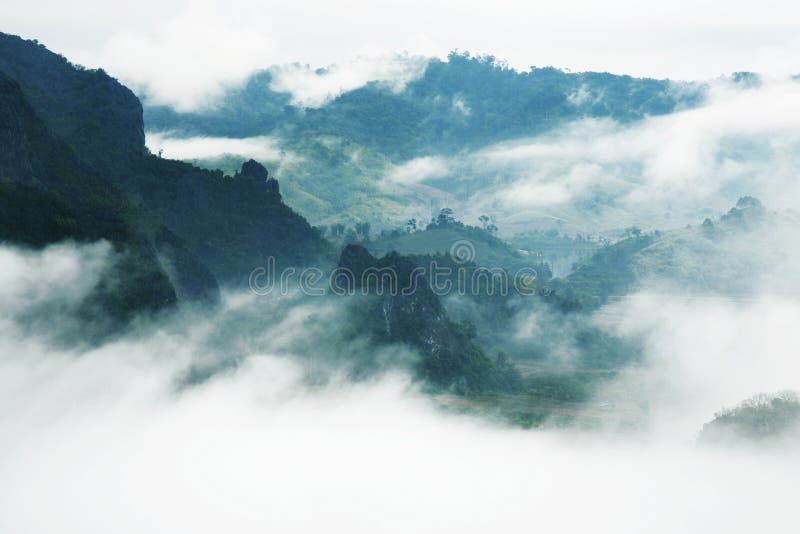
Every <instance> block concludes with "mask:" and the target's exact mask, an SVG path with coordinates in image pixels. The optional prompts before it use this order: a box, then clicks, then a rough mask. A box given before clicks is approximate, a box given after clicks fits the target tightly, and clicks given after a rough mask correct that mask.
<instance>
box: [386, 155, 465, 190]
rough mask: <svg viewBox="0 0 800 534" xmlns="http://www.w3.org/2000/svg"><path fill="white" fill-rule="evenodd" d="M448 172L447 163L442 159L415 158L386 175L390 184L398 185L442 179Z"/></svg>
mask: <svg viewBox="0 0 800 534" xmlns="http://www.w3.org/2000/svg"><path fill="white" fill-rule="evenodd" d="M449 172H450V168H449V166H448V162H447V160H446V159H445V158H442V157H433V156H429V157H421V158H415V159H412V160H410V161H407V162H405V163H402V164H400V165H397V166H395V167H394V168H393V169H392V170H391V171H389V173H388V174H387V175H386V178H387V179H388V180H390V181H392V182H397V183H400V184H414V183H417V182H422V181H424V180H431V179H435V178H442V177H444V176H447V175H448V174H449Z"/></svg>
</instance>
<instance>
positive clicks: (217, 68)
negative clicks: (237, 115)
mask: <svg viewBox="0 0 800 534" xmlns="http://www.w3.org/2000/svg"><path fill="white" fill-rule="evenodd" d="M799 15H800V7H798V6H797V3H796V2H792V1H789V0H779V1H770V2H762V3H760V4H759V5H758V6H757V7H754V6H753V4H752V3H749V2H742V1H733V2H725V3H722V2H719V1H708V0H700V1H697V0H693V1H689V0H678V1H675V2H639V1H632V0H610V1H608V2H603V3H596V2H590V1H586V0H566V1H562V2H557V3H556V2H529V1H525V2H522V1H509V0H498V1H495V2H471V1H469V2H463V1H461V2H455V1H443V2H430V1H422V0H407V1H403V2H400V1H396V0H380V1H375V2H369V3H365V2H355V1H351V0H347V1H339V2H326V1H319V0H301V1H296V2H291V3H290V2H271V1H267V2H263V1H255V0H229V1H227V2H224V3H222V2H215V1H209V0H201V1H200V2H188V1H183V0H177V1H176V0H165V1H155V0H141V1H138V2H135V3H130V2H127V3H119V2H104V1H99V0H77V1H75V2H69V3H65V2H61V1H54V0H34V1H29V0H4V1H3V2H2V3H1V4H0V20H2V21H3V22H2V27H1V28H0V29H1V30H2V31H4V32H7V33H14V34H20V35H22V36H24V37H27V38H36V39H39V40H40V41H41V42H43V43H44V44H45V45H47V46H48V47H50V48H51V49H53V50H56V51H58V52H60V53H63V54H64V55H66V56H67V57H69V58H70V59H73V60H74V61H77V62H79V63H82V64H84V65H86V66H91V67H96V66H103V67H104V68H106V69H107V70H108V71H109V72H111V73H112V74H113V75H115V76H117V77H119V78H121V79H122V80H123V81H124V82H126V83H129V84H131V85H134V86H138V87H144V88H147V89H148V91H149V93H150V94H151V95H154V96H156V97H157V98H160V99H161V100H162V101H163V102H164V103H177V102H181V101H182V102H184V103H186V102H189V103H190V104H191V105H199V104H201V103H202V102H203V100H204V99H208V98H213V96H214V94H215V93H217V92H219V91H220V90H221V87H223V86H225V85H226V84H228V85H229V84H235V83H237V82H239V81H241V80H242V79H244V78H245V77H246V76H247V75H248V74H249V73H251V72H252V71H254V70H256V69H258V68H264V67H267V66H271V65H283V64H287V63H293V62H300V63H302V64H309V65H311V66H312V67H320V66H328V65H331V64H345V65H350V67H349V68H352V69H356V70H358V71H359V72H361V73H362V74H361V77H362V78H363V77H365V76H366V77H367V78H368V77H369V76H368V75H365V74H363V72H364V70H365V67H364V61H363V60H362V61H356V60H355V59H356V58H365V57H380V56H383V57H385V56H387V55H391V54H396V53H403V52H406V53H408V54H409V55H411V56H415V55H423V56H440V57H443V56H445V55H446V54H447V52H449V51H451V50H454V49H459V50H468V51H470V52H473V53H486V54H493V55H495V56H497V57H499V58H502V59H505V60H507V61H508V62H509V64H510V65H512V66H514V67H516V68H520V69H527V68H528V67H529V66H531V65H536V66H547V65H552V66H557V67H560V68H565V69H571V70H573V71H581V70H602V71H609V72H615V73H626V74H632V75H640V76H655V77H671V78H680V79H709V78H714V77H717V76H719V75H722V74H726V73H730V72H733V71H738V70H754V71H759V72H762V73H767V74H786V73H790V72H794V73H796V72H800V33H798V32H797V31H796V20H798V16H799ZM379 65H380V66H376V67H375V68H376V69H378V70H379V71H380V69H384V70H385V69H386V67H385V62H380V63H379ZM384 74H385V73H384Z"/></svg>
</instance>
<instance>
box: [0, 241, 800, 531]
mask: <svg viewBox="0 0 800 534" xmlns="http://www.w3.org/2000/svg"><path fill="white" fill-rule="evenodd" d="M101 248H102V246H101ZM82 254H86V258H83V256H82ZM96 257H97V250H95V249H94V248H92V247H82V248H81V247H79V248H76V247H70V246H67V247H53V248H49V249H47V250H45V251H44V252H43V253H42V254H41V255H39V256H37V255H35V254H33V255H32V253H24V252H20V251H18V250H16V249H11V248H7V247H5V248H2V249H0V261H2V262H3V265H4V266H9V267H13V266H17V267H15V268H10V269H8V270H4V271H3V272H4V273H6V274H5V279H4V282H8V283H15V282H16V283H22V284H23V286H25V284H27V283H28V282H26V280H31V279H38V280H40V281H41V282H40V289H41V291H42V293H41V294H43V295H47V294H51V295H60V297H58V298H66V299H70V298H72V299H77V298H79V297H80V295H78V294H75V295H73V297H69V292H67V293H65V289H64V288H63V287H62V286H63V280H61V279H60V278H61V277H60V276H53V275H55V274H61V275H64V278H65V279H70V277H71V276H72V274H70V273H74V272H75V271H76V269H75V267H74V266H75V265H93V264H95V263H96ZM20 265H26V266H27V267H26V268H25V269H21V268H19V266H20ZM53 265H55V266H59V267H58V268H57V269H55V270H51V268H52V266H53ZM59 288H60V289H59ZM264 305H265V303H260V302H257V301H255V300H254V299H253V298H251V297H247V296H237V297H236V298H229V299H227V300H226V303H225V305H224V306H223V310H221V311H220V312H219V313H220V314H219V315H218V316H215V317H210V318H208V319H206V320H197V317H194V318H193V319H192V320H190V321H185V322H182V321H177V322H176V323H174V324H173V321H166V322H165V321H161V322H160V324H159V325H155V327H153V328H145V329H144V330H141V331H139V332H138V333H137V332H131V333H130V334H129V335H128V336H125V337H124V338H122V339H119V340H117V341H115V342H110V343H107V344H105V345H102V346H100V347H96V348H91V349H80V350H79V349H65V348H57V347H52V346H50V345H48V344H47V342H46V341H43V340H42V339H39V338H38V336H36V335H31V334H30V333H22V332H20V331H18V330H17V329H16V328H14V323H15V321H16V320H17V319H18V318H19V316H20V314H21V313H22V314H23V315H24V311H25V308H24V306H19V305H17V304H14V305H9V306H0V314H2V319H3V320H2V321H0V443H2V451H3V454H2V455H0V509H2V510H3V513H2V514H0V530H1V531H3V532H14V533H20V534H26V533H45V532H53V531H58V532H64V533H71V532H75V533H81V534H87V533H94V532H97V533H100V532H108V531H109V530H113V531H115V532H120V533H126V532H130V533H139V532H145V531H146V532H154V533H162V532H163V533H167V532H185V531H191V532H195V533H198V534H203V533H206V532H208V533H211V532H220V531H228V532H237V533H249V532H264V531H280V532H320V531H326V530H335V531H346V532H355V533H358V532H365V533H366V532H375V531H381V532H398V533H399V532H403V533H406V532H486V531H489V530H493V531H502V532H511V533H513V532H526V533H527V532H530V531H531V529H540V530H546V531H559V532H586V531H592V532H599V533H605V532H608V533H611V532H615V533H616V532H645V531H646V532H652V533H673V532H678V531H679V532H687V533H695V532H696V533H707V532H718V531H724V532H730V533H748V534H749V533H752V532H759V531H767V532H772V533H787V534H788V533H792V532H794V531H795V530H796V520H797V515H796V510H795V506H794V502H793V501H792V499H787V498H786V496H787V495H791V494H792V493H793V491H794V489H795V488H796V483H797V482H796V480H797V463H796V455H795V454H793V453H784V452H780V451H772V452H766V451H761V452H759V453H755V452H752V451H750V452H749V451H746V450H738V451H725V450H714V449H711V450H708V449H698V448H695V447H694V446H693V445H692V443H691V442H692V440H693V437H694V433H695V432H696V431H697V429H698V428H697V425H699V424H700V423H701V422H702V421H704V420H707V418H709V417H710V414H709V413H706V412H708V411H709V410H716V409H717V408H719V406H716V404H717V403H719V402H721V401H723V400H724V401H726V402H727V401H728V400H729V399H730V400H731V401H734V400H736V401H738V400H739V396H740V395H748V396H749V395H750V394H751V393H752V391H751V390H752V389H753V388H759V389H761V388H774V387H778V386H780V387H786V386H792V387H795V386H797V381H796V377H797V376H800V374H799V373H798V372H797V371H798V369H797V362H796V357H795V356H796V353H797V349H798V348H800V339H798V338H797V336H796V335H795V334H793V333H792V331H793V329H792V325H794V324H796V323H797V320H798V319H800V307H798V304H797V302H794V301H786V300H769V299H765V300H762V301H759V302H756V303H753V304H748V305H745V306H739V305H737V304H736V303H722V304H716V303H711V304H709V305H702V306H697V305H695V304H694V303H691V304H682V303H681V302H680V301H676V300H673V301H670V300H666V301H665V300H664V299H663V298H659V297H657V296H653V295H650V296H645V297H640V298H638V299H633V300H631V301H630V302H628V303H626V306H624V307H623V308H622V310H621V313H622V320H621V321H620V322H619V324H620V325H621V326H620V328H621V329H622V330H624V331H627V332H629V333H632V334H636V335H640V334H643V335H645V336H646V338H647V340H648V353H649V358H650V362H651V363H652V366H651V368H649V369H648V368H645V369H643V371H642V372H641V373H640V374H639V375H638V376H637V378H639V379H641V382H634V383H639V385H640V386H641V391H635V392H634V394H635V395H638V394H642V395H644V397H643V398H647V399H650V401H651V402H652V403H653V406H654V410H653V412H654V413H655V414H656V417H655V419H654V420H655V421H656V422H657V423H659V424H657V425H655V426H654V428H653V429H651V431H649V432H645V433H644V434H633V435H631V436H627V437H620V436H617V437H611V436H608V435H605V434H602V433H582V432H577V431H565V430H564V431H546V432H543V431H539V432H532V431H531V432H525V431H517V430H512V429H507V428H503V427H499V426H496V425H493V424H491V423H489V422H487V421H479V420H473V419H470V418H466V417H463V416H456V415H453V414H450V415H447V414H444V413H442V412H440V411H439V410H437V409H436V408H435V407H434V406H433V405H432V404H431V402H430V400H429V399H427V398H425V397H423V396H421V395H419V394H417V393H416V392H415V391H414V389H413V388H409V386H408V383H407V381H406V379H404V378H403V377H402V376H398V375H387V376H384V377H383V378H381V379H379V380H375V381H370V382H364V383H361V384H358V385H354V384H350V383H347V382H342V381H333V382H331V383H328V384H327V385H325V386H313V387H310V386H309V384H308V383H307V382H306V381H305V380H304V376H305V374H306V372H307V366H308V363H309V362H308V361H307V360H306V361H305V363H303V362H304V360H302V359H296V358H294V357H292V356H291V347H295V348H296V347H298V346H305V347H306V348H309V347H310V345H305V344H306V343H308V342H309V340H310V339H312V338H313V337H314V336H315V335H316V334H315V331H316V329H319V328H322V329H323V330H324V328H325V327H324V326H323V323H324V322H325V321H326V320H328V319H329V320H333V321H334V322H335V321H337V320H340V318H341V315H340V314H337V313H333V314H329V313H327V312H325V311H324V310H322V311H321V312H320V313H317V312H314V311H313V308H309V307H308V306H298V307H295V308H293V309H292V310H291V313H288V314H284V317H285V320H283V321H281V322H280V324H274V323H273V324H270V326H269V327H268V329H267V330H268V331H266V332H265V331H264V329H263V328H262V327H261V326H259V325H263V324H265V320H266V319H268V317H272V316H273V315H271V314H273V313H274V311H275V310H274V309H269V310H265V309H264V308H263V307H262V306H264ZM266 305H268V306H273V305H274V303H272V304H270V303H267V304H266ZM266 311H269V312H270V313H266V317H265V312H266ZM237 314H239V315H237ZM241 314H244V315H241ZM231 315H232V316H231ZM326 317H327V318H328V319H326ZM51 319H52V320H57V319H58V316H52V317H51ZM309 328H310V329H311V330H309ZM220 329H221V330H220ZM794 330H796V329H794ZM248 331H249V332H250V333H251V334H253V333H255V334H256V337H248V338H246V339H241V338H239V337H237V335H240V334H242V333H246V332H248ZM222 332H225V333H227V334H229V337H228V338H227V339H226V338H224V337H223V338H219V335H220V333H222ZM278 333H280V334H281V335H280V336H279V337H281V338H282V340H281V341H275V338H276V335H275V334H278ZM232 347H234V348H236V349H237V350H238V349H239V348H243V347H244V348H245V350H247V352H246V353H245V354H246V355H247V356H248V358H247V359H246V360H245V361H244V363H243V364H242V365H240V366H239V367H237V368H235V369H231V370H230V371H228V372H224V373H221V374H219V375H217V376H216V377H215V378H213V379H211V380H210V381H208V382H206V383H204V384H200V385H197V386H193V387H189V388H180V387H179V386H178V385H179V384H180V383H181V379H182V377H184V376H185V372H186V369H187V366H188V365H190V364H192V363H196V362H198V361H199V360H202V359H204V358H209V357H211V358H212V359H213V358H214V356H213V353H214V352H215V351H223V350H229V349H230V348H232ZM279 347H282V348H281V349H279ZM333 347H334V344H328V345H319V346H318V347H317V350H320V351H328V352H329V351H333V350H335V349H334V348H333ZM318 355H319V356H320V358H321V359H324V357H325V356H326V355H325V354H324V353H323V352H319V353H318ZM723 378H725V380H723ZM665 410H666V411H665ZM667 430H668V432H667Z"/></svg>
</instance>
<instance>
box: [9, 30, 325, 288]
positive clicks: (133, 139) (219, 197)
mask: <svg viewBox="0 0 800 534" xmlns="http://www.w3.org/2000/svg"><path fill="white" fill-rule="evenodd" d="M0 72H4V73H6V74H7V75H8V77H9V78H11V79H13V80H14V82H15V83H17V84H18V86H19V90H20V92H21V93H22V96H23V97H24V99H25V100H27V102H28V104H30V108H31V109H32V111H33V112H34V113H35V114H36V116H38V118H39V119H41V121H40V122H41V123H42V124H43V127H44V128H46V129H47V130H48V131H49V132H50V133H51V134H52V136H53V138H55V139H57V140H58V141H59V142H60V143H61V146H62V147H63V148H64V149H71V151H72V154H73V156H72V157H73V159H74V160H77V163H76V164H80V165H81V166H82V168H84V169H85V170H87V171H91V173H92V174H93V175H94V176H96V177H99V178H100V179H101V180H102V181H104V182H105V183H106V185H108V186H109V187H110V188H112V189H115V190H117V191H119V192H121V194H122V195H121V196H122V197H123V199H125V200H127V201H128V202H129V203H130V205H132V206H136V210H138V211H139V213H136V216H135V217H136V221H137V222H136V224H137V225H138V226H139V227H140V228H139V230H141V233H142V234H144V235H145V238H146V240H148V241H149V242H150V243H151V244H152V245H153V246H156V244H159V243H163V240H160V239H159V236H160V235H162V230H164V228H162V227H165V229H166V231H167V232H168V234H170V235H173V236H175V237H176V238H177V241H176V240H171V241H170V245H169V246H168V247H166V248H165V256H164V257H167V256H170V254H171V253H172V252H174V251H176V250H177V249H176V248H175V246H176V243H178V242H179V243H180V244H181V247H182V249H183V252H185V254H184V253H183V252H182V253H181V254H180V256H181V258H183V261H177V262H176V261H173V262H168V263H171V264H176V265H181V264H186V261H188V258H189V257H194V258H196V259H198V260H199V261H200V262H201V263H202V264H203V265H205V266H206V267H207V268H208V269H209V270H210V272H211V273H212V274H213V276H214V277H215V278H216V279H217V280H218V281H219V282H220V283H224V284H226V285H242V284H246V283H247V280H248V277H249V275H250V273H251V272H252V271H253V270H254V269H255V268H257V267H261V266H263V265H264V262H265V261H266V259H267V258H269V257H273V258H275V260H276V263H277V265H278V266H279V267H284V266H292V265H307V264H309V263H312V262H315V261H317V260H318V259H319V258H320V257H323V258H325V259H331V260H332V259H333V258H331V257H330V255H331V250H330V246H329V245H328V243H327V242H326V241H325V240H324V239H322V237H321V235H320V234H319V232H318V231H317V230H316V229H314V228H312V227H311V226H310V225H309V224H308V222H307V221H306V220H305V219H304V218H302V217H301V216H299V215H298V214H297V213H295V212H294V211H292V210H291V209H290V208H289V207H288V206H286V205H285V204H283V203H282V202H281V197H280V192H279V187H278V183H277V181H276V180H274V179H270V178H269V175H268V173H267V170H266V169H265V168H264V167H263V166H262V165H261V164H259V163H257V162H255V161H252V162H248V163H247V164H246V165H245V166H244V168H243V169H242V173H240V174H241V175H242V178H244V179H231V178H230V177H226V176H223V174H222V172H219V171H207V170H203V169H199V168H197V167H194V166H192V165H190V164H187V163H183V162H179V161H171V160H167V159H162V158H159V157H157V156H154V155H151V154H150V153H149V152H148V151H147V149H146V148H145V145H144V133H143V125H142V108H141V104H140V103H139V101H138V100H137V99H136V97H135V96H134V95H133V93H132V92H131V91H130V90H128V89H127V88H126V87H124V86H122V85H121V84H119V83H118V82H117V81H116V80H114V79H113V78H111V77H109V76H108V75H107V74H105V73H104V72H102V71H89V70H85V69H82V68H79V67H75V66H74V65H72V64H70V63H69V62H68V61H67V60H66V59H64V58H63V57H61V56H59V55H56V54H54V53H52V52H50V51H48V50H47V49H45V48H44V47H43V46H41V45H39V44H38V43H36V42H33V41H25V40H22V39H20V38H18V37H14V36H9V35H5V34H0ZM0 127H2V126H0ZM24 150H25V147H24V146H23V145H20V146H18V147H16V148H15V152H20V153H21V151H24ZM22 161H23V162H24V161H27V159H25V158H23V159H22ZM16 174H17V175H19V174H20V173H16ZM22 174H25V175H27V176H33V174H32V173H31V172H25V173H22ZM59 175H60V171H59V170H58V169H54V172H53V173H51V174H50V176H53V177H55V179H59ZM15 179H16V178H15ZM128 211H129V212H131V213H133V210H128ZM159 246H160V245H159ZM166 252H169V254H167V253H166ZM200 270H201V269H194V272H195V274H199V272H200ZM203 278H205V277H204V276H188V277H176V279H188V280H201V279H203ZM195 290H196V291H195ZM195 290H192V291H188V292H186V293H185V294H191V293H200V294H202V293H204V289H203V288H195ZM179 293H183V292H180V291H179Z"/></svg>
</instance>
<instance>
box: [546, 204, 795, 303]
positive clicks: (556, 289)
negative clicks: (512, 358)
mask: <svg viewBox="0 0 800 534" xmlns="http://www.w3.org/2000/svg"><path fill="white" fill-rule="evenodd" d="M628 232H629V234H630V235H629V237H627V238H625V239H622V240H620V241H618V242H616V243H613V244H610V245H607V246H605V247H603V248H601V249H599V250H598V251H597V252H596V253H594V254H593V255H592V256H591V257H589V258H588V259H586V260H585V261H583V262H581V263H580V264H579V265H578V266H577V268H576V269H575V271H574V272H572V273H571V274H569V275H568V276H566V277H565V278H563V279H558V280H554V281H553V282H552V283H551V284H550V285H551V286H552V288H551V289H552V291H553V295H551V296H552V298H554V299H555V300H556V301H557V302H558V303H559V305H561V306H565V307H567V308H569V309H576V308H577V309H581V308H585V309H594V308H597V307H598V306H601V305H602V304H605V303H606V302H608V300H609V298H613V297H615V296H624V295H626V294H629V293H631V292H633V291H635V290H636V289H637V288H639V287H643V286H647V287H650V288H653V287H659V288H662V289H665V290H668V291H670V292H673V293H676V294H684V295H695V296H709V295H725V296H728V297H735V298H751V297H753V296H754V295H757V294H764V293H765V292H767V291H775V292H780V290H781V288H785V289H788V288H790V287H792V283H793V282H794V281H796V277H795V275H794V272H796V270H797V268H798V267H800V266H799V265H798V262H800V258H798V257H796V255H794V254H793V252H792V250H791V249H787V247H786V244H787V243H790V242H793V241H794V240H795V239H796V236H797V235H798V233H800V221H798V219H797V217H796V216H795V215H794V214H792V213H789V212H786V213H776V212H770V211H768V210H767V209H766V208H765V207H764V206H763V205H762V204H761V202H760V201H759V200H758V199H756V198H753V197H749V196H748V197H742V198H741V199H739V201H738V202H737V203H736V205H735V206H734V207H732V208H731V209H730V210H729V211H728V212H727V213H725V214H723V215H722V216H720V217H719V218H717V219H716V220H711V219H708V218H707V219H705V220H704V221H703V222H702V223H701V224H699V225H690V226H687V227H686V228H682V229H678V230H670V231H665V232H659V231H655V232H651V233H647V234H645V233H642V232H641V231H640V230H638V229H637V228H631V229H629V231H628ZM777 265H781V266H784V267H782V269H783V270H782V271H781V272H777V271H775V270H774V269H775V268H776V266H777Z"/></svg>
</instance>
